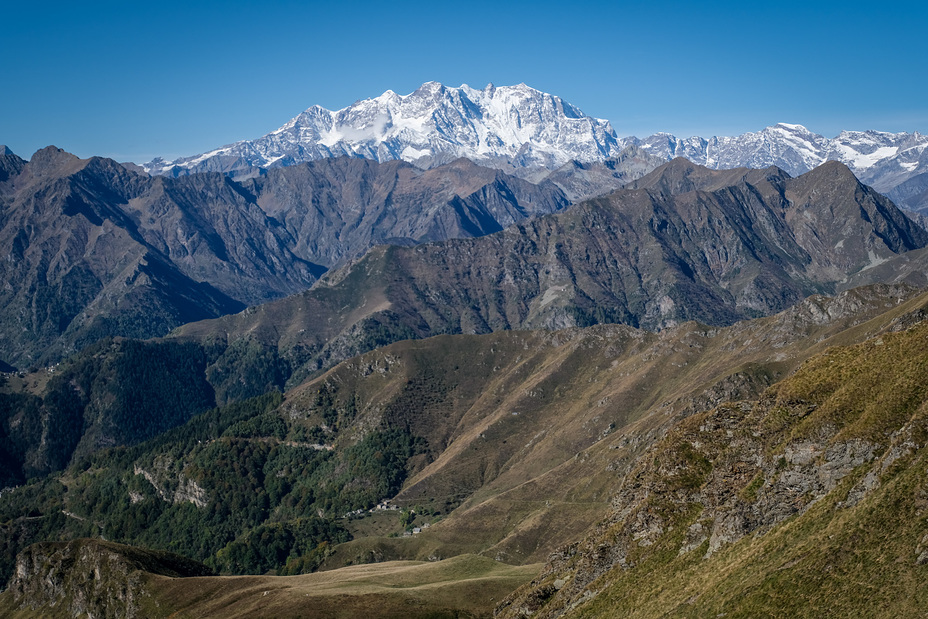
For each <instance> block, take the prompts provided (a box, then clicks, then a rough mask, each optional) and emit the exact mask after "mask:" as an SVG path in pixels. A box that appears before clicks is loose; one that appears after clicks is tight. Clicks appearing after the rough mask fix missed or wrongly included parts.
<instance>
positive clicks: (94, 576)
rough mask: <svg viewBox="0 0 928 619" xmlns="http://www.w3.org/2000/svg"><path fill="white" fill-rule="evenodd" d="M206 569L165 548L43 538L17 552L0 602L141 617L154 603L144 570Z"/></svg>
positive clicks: (19, 607) (50, 613)
mask: <svg viewBox="0 0 928 619" xmlns="http://www.w3.org/2000/svg"><path fill="white" fill-rule="evenodd" d="M210 574H212V572H211V571H210V570H209V569H208V568H207V567H206V566H204V565H202V564H200V563H197V562H196V561H191V560H190V559H187V558H185V557H181V556H179V555H174V554H171V553H167V552H155V551H147V550H142V549H139V548H132V547H129V546H123V545H122V544H114V543H111V542H103V541H100V540H90V539H79V540H73V541H70V542H47V543H42V544H35V545H33V546H30V547H29V548H27V549H25V550H23V551H22V552H21V553H20V554H19V556H18V557H17V559H16V571H15V574H14V576H13V579H12V580H11V581H10V583H9V587H8V589H7V591H6V592H5V593H4V594H3V597H4V598H5V599H3V600H0V608H3V607H5V608H6V611H7V612H16V611H33V612H37V613H40V614H41V615H42V616H44V617H87V618H88V619H117V618H119V619H122V618H129V617H142V616H146V614H147V613H146V608H147V607H149V606H150V605H151V604H152V603H153V602H152V600H151V599H150V596H149V595H148V594H147V591H146V586H145V585H146V578H148V577H149V575H160V576H167V577H171V578H176V577H181V576H207V575H210Z"/></svg>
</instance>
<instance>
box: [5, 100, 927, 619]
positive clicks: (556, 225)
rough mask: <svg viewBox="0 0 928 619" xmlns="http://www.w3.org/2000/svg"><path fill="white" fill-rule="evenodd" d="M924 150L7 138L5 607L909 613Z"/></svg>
mask: <svg viewBox="0 0 928 619" xmlns="http://www.w3.org/2000/svg"><path fill="white" fill-rule="evenodd" d="M926 148H928V137H925V136H922V135H920V134H918V133H913V134H905V133H902V134H890V133H881V132H874V131H866V132H850V131H845V132H842V133H841V134H839V135H838V136H837V137H835V138H833V139H828V138H824V137H822V136H819V135H816V134H813V133H811V132H810V131H808V130H806V129H805V128H804V127H801V126H799V125H786V124H779V125H775V126H772V127H768V128H766V129H763V130H762V131H760V132H757V133H748V134H744V135H741V136H737V137H713V138H708V139H704V138H696V137H694V138H687V139H678V138H676V137H674V136H671V135H668V134H657V135H653V136H650V137H648V138H645V139H638V138H634V137H619V136H618V135H617V134H616V132H615V131H614V130H613V128H612V127H611V125H610V124H609V123H608V122H607V121H604V120H600V119H595V118H591V117H588V116H586V115H584V114H583V113H582V112H581V111H580V110H578V109H577V108H575V107H574V106H572V105H570V104H569V103H567V102H565V101H563V100H561V99H560V98H558V97H556V96H553V95H549V94H545V93H542V92H539V91H536V90H534V89H532V88H529V87H528V86H525V85H524V84H522V85H518V86H511V87H508V86H501V87H494V86H492V85H489V86H487V87H486V88H484V89H482V90H477V89H473V88H470V87H468V86H466V85H465V86H461V87H460V88H448V87H445V86H443V85H441V84H438V83H435V82H430V83H426V84H424V85H423V86H422V87H421V88H419V89H418V90H416V91H415V92H413V93H411V94H408V95H398V94H396V93H393V92H390V91H388V92H387V93H385V94H383V95H381V96H379V97H377V98H374V99H368V100H365V101H359V102H357V103H355V104H353V105H351V106H349V107H347V108H345V109H342V110H339V111H336V112H331V111H329V110H325V109H323V108H321V107H318V106H316V107H312V108H309V109H308V110H306V111H305V112H303V113H302V114H300V115H298V116H297V117H295V118H294V119H292V120H291V121H290V122H288V123H286V124H285V125H284V126H283V127H281V128H280V129H278V130H277V131H274V132H272V133H270V134H268V135H266V136H264V137H261V138H258V139H256V140H253V141H244V142H238V143H235V144H231V145H228V146H224V147H221V148H217V149H214V150H212V151H210V152H207V153H203V154H201V155H196V156H192V157H183V158H180V159H177V160H175V161H171V162H166V161H164V160H161V159H156V160H154V161H151V162H148V163H145V164H142V165H136V164H131V163H119V162H116V161H113V160H110V159H106V158H100V157H92V158H89V159H80V158H78V157H76V156H74V155H71V154H69V153H67V152H64V151H62V150H60V149H58V148H55V147H51V146H50V147H48V148H45V149H42V150H40V151H38V152H37V153H35V154H34V155H33V156H32V157H31V159H29V160H28V161H26V160H24V159H22V158H20V157H18V156H17V155H15V154H13V153H12V152H10V151H9V149H7V148H5V147H0V214H2V215H0V249H2V255H3V256H4V257H5V260H3V261H0V273H2V278H3V289H2V291H0V302H2V305H0V307H2V310H0V343H2V346H0V363H2V368H0V369H3V370H4V373H2V374H0V488H2V490H0V583H2V587H3V591H2V592H0V615H3V616H4V617H21V618H33V617H93V618H96V617H107V618H109V617H145V618H148V617H151V618H157V617H294V618H295V617H357V616H364V615H367V616H371V617H487V616H494V615H495V616H498V617H507V618H508V617H528V616H531V617H610V616H615V617H625V616H629V617H667V616H686V617H706V616H728V617H748V616H752V617H753V616H797V617H824V616H836V617H837V616H840V617H846V616H919V615H920V614H922V613H923V612H924V608H925V607H926V605H928V599H926V595H928V594H926V592H928V483H926V480H928V475H926V473H928V468H926V467H928V347H926V342H928V292H925V291H924V287H925V286H928V277H926V273H928V231H926V230H925V229H924V228H923V227H922V226H923V222H925V221H926V219H925V217H924V216H923V214H922V212H923V211H926V210H928V193H926V191H925V187H926V186H928V185H926V181H925V180H924V179H925V178H928V154H926ZM900 207H902V208H901V209H900Z"/></svg>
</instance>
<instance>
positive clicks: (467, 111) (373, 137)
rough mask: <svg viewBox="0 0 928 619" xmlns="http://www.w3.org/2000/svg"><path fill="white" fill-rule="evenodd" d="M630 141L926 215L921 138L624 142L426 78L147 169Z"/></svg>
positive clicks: (869, 134)
mask: <svg viewBox="0 0 928 619" xmlns="http://www.w3.org/2000/svg"><path fill="white" fill-rule="evenodd" d="M632 145H635V146H638V147H639V149H641V150H643V151H645V152H647V153H650V154H652V155H656V156H657V157H659V158H660V159H662V160H670V159H672V158H674V157H686V158H687V159H690V160H691V161H693V162H694V163H698V164H700V165H704V166H706V167H709V168H715V169H720V168H735V167H751V168H765V167H768V166H771V165H775V166H778V167H780V168H782V169H784V170H786V171H787V172H789V173H790V174H791V175H793V176H795V175H798V174H803V173H805V172H808V171H809V170H811V169H812V168H814V167H816V166H818V165H820V164H822V163H824V162H825V161H829V160H837V161H841V162H843V163H845V164H846V165H847V166H848V167H849V168H851V170H853V172H854V173H855V174H856V175H857V177H858V178H859V179H860V180H862V181H863V182H865V183H867V184H869V185H871V186H873V187H874V188H875V189H877V190H879V191H881V192H883V193H885V194H887V195H889V196H890V197H892V198H893V199H894V200H896V201H897V203H898V204H899V205H900V206H903V207H905V208H908V209H910V210H921V209H926V210H928V136H925V135H921V134H919V133H917V132H915V133H884V132H878V131H843V132H842V133H840V134H839V135H838V136H836V137H834V138H826V137H824V136H821V135H819V134H817V133H813V132H812V131H809V130H808V129H806V128H805V127H803V126H802V125H792V124H785V123H780V124H777V125H773V126H771V127H767V128H765V129H762V130H761V131H757V132H752V133H745V134H743V135H739V136H734V137H711V138H702V137H689V138H677V137H676V136H673V135H671V134H668V133H657V134H654V135H652V136H649V137H647V138H644V139H639V138H637V137H634V136H630V137H623V138H619V137H618V136H617V135H616V132H615V131H614V130H613V128H612V126H611V125H610V124H609V122H608V121H606V120H601V119H598V118H592V117H590V116H586V115H585V114H583V112H581V111H580V110H579V109H577V108H576V107H574V106H572V105H571V104H569V103H567V102H566V101H564V100H562V99H561V98H559V97H557V96H554V95H550V94H547V93H543V92H541V91H538V90H535V89H534V88H530V87H528V86H526V85H525V84H519V85H516V86H500V87H495V86H493V85H492V84H490V85H488V86H487V87H486V88H484V89H483V90H478V89H474V88H471V87H470V86H467V85H466V84H465V85H463V86H460V87H459V88H449V87H446V86H443V85H442V84H439V83H438V82H427V83H425V84H423V85H422V86H421V87H420V88H419V89H417V90H416V91H415V92H412V93H410V94H408V95H398V94H396V93H395V92H393V91H389V90H388V91H387V92H385V93H384V94H382V95H380V96H379V97H376V98H373V99H365V100H363V101H358V102H356V103H354V104H352V105H350V106H348V107H346V108H344V109H341V110H338V111H335V112H333V111H330V110H327V109H325V108H322V107H319V106H313V107H311V108H309V109H308V110H306V111H305V112H303V113H302V114H300V115H299V116H297V117H296V118H293V119H292V120H291V121H290V122H288V123H287V124H285V125H284V126H282V127H281V128H280V129H277V130H276V131H273V132H271V133H269V134H267V135H265V136H263V137H260V138H258V139H256V140H245V141H242V142H236V143H234V144H230V145H228V146H223V147H221V148H217V149H215V150H212V151H210V152H207V153H203V154H201V155H196V156H193V157H182V158H180V159H176V160H174V161H164V160H163V159H160V158H158V159H155V160H153V161H150V162H149V163H147V164H144V165H143V166H142V167H143V168H144V169H145V170H146V171H148V172H149V173H151V174H166V175H171V176H179V175H184V174H189V173H191V172H207V171H215V172H224V173H234V172H235V171H238V170H243V169H246V168H253V167H256V166H258V167H265V168H267V167H282V166H288V165H293V164H296V163H301V162H304V161H311V160H315V159H322V158H327V157H338V156H342V155H347V156H351V157H363V158H367V159H374V160H376V161H380V162H383V161H389V160H394V159H402V160H405V161H408V162H410V163H413V164H415V165H417V166H419V167H422V168H431V167H434V166H437V165H440V164H443V163H447V162H449V161H452V160H454V159H457V158H459V157H465V158H467V159H470V160H472V161H474V162H475V163H478V164H480V165H484V166H488V167H494V168H500V169H503V170H505V171H508V172H510V173H513V174H516V175H517V176H522V177H523V178H528V179H530V180H538V179H540V178H542V177H544V176H545V175H546V174H547V173H548V172H549V171H551V170H556V169H557V168H559V167H560V166H563V165H564V164H566V163H568V162H570V161H580V162H595V161H604V160H606V159H610V158H613V157H616V156H617V155H618V154H619V153H620V152H621V151H622V150H623V149H624V148H626V147H628V146H632Z"/></svg>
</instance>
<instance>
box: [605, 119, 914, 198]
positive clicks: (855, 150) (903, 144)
mask: <svg viewBox="0 0 928 619" xmlns="http://www.w3.org/2000/svg"><path fill="white" fill-rule="evenodd" d="M620 143H621V144H622V145H626V144H636V145H638V146H639V147H641V148H643V149H645V150H647V151H649V152H651V153H653V154H656V155H658V156H660V157H662V158H665V159H672V158H673V157H686V158H687V159H689V160H691V161H693V162H694V163H698V164H700V165H704V166H706V167H709V168H714V169H725V168H736V167H748V168H765V167H767V166H771V165H775V166H777V167H779V168H782V169H784V170H786V171H787V172H789V173H790V174H791V175H793V176H796V175H798V174H804V173H805V172H808V171H809V170H811V169H812V168H815V167H816V166H819V165H821V164H823V163H825V162H826V161H831V160H836V161H840V162H842V163H844V164H845V165H847V166H848V167H849V168H850V169H851V170H852V171H853V172H854V174H855V175H856V176H857V177H858V178H859V179H860V180H862V181H863V182H865V183H867V184H869V185H872V186H873V187H874V188H875V189H877V190H879V191H883V192H887V191H889V190H891V189H892V188H893V187H895V186H897V185H898V184H900V183H901V182H903V181H905V180H907V179H908V178H910V177H912V176H914V175H915V174H917V173H919V172H925V171H928V136H925V135H921V134H920V133H918V132H915V133H885V132H880V131H842V132H841V133H840V134H838V136H836V137H835V138H831V139H829V138H826V137H824V136H821V135H819V134H817V133H813V132H811V131H809V130H808V129H806V128H805V127H803V126H802V125H790V124H786V123H780V124H777V125H774V126H772V127H767V128H765V129H763V130H761V131H758V132H754V133H745V134H743V135H739V136H736V137H712V138H708V139H706V138H700V137H692V138H686V139H679V138H677V137H675V136H673V135H670V134H666V133H659V134H655V135H652V136H650V137H647V138H645V139H643V140H639V139H638V138H634V137H632V138H625V139H622V140H620Z"/></svg>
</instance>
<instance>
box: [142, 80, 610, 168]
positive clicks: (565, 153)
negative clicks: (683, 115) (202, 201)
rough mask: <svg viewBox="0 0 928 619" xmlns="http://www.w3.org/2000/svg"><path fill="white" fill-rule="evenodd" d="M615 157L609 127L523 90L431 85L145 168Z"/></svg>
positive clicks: (313, 111)
mask: <svg viewBox="0 0 928 619" xmlns="http://www.w3.org/2000/svg"><path fill="white" fill-rule="evenodd" d="M620 150H621V148H620V147H619V146H618V142H617V138H616V134H615V131H614V130H613V129H612V127H611V126H610V125H609V122H608V121H605V120H600V119H597V118H592V117H589V116H586V115H584V114H583V112H581V111H580V110H578V109H577V108H575V107H574V106H572V105H570V104H569V103H566V102H565V101H563V100H562V99H561V98H559V97H556V96H554V95H549V94H546V93H543V92H540V91H538V90H535V89H534V88H529V87H528V86H526V85H525V84H519V85H517V86H501V87H498V88H497V87H495V86H493V85H492V84H490V85H488V86H487V87H486V88H484V89H483V90H477V89H474V88H471V87H469V86H467V85H466V84H465V85H463V86H461V87H459V88H448V87H445V86H443V85H442V84H439V83H438V82H428V83H426V84H423V85H422V86H421V87H420V88H419V89H418V90H416V91H415V92H413V93H411V94H408V95H398V94H396V93H394V92H393V91H389V90H388V91H387V92H385V93H384V94H382V95H380V96H379V97H376V98H374V99H366V100H364V101H358V102H356V103H354V104H352V105H350V106H348V107H346V108H344V109H341V110H338V111H336V112H332V111H329V110H327V109H325V108H322V107H319V106H313V107H311V108H309V109H308V110H306V111H305V112H303V113H302V114H300V115H299V116H297V117H296V118H294V119H292V120H291V121H290V122H288V123H287V124H285V125H284V126H283V127H281V128H280V129H277V130H276V131H273V132H271V133H269V134H268V135H265V136H264V137H261V138H258V139H257V140H254V141H242V142H236V143H235V144H230V145H228V146H223V147H222V148H218V149H216V150H213V151H210V152H208V153H203V154H202V155H197V156H194V157H183V158H180V159H177V160H175V161H171V162H166V161H163V160H161V159H155V160H153V161H151V162H149V163H148V164H145V165H144V166H143V167H144V168H145V169H146V171H148V172H150V173H152V174H171V175H177V174H185V173H189V172H199V171H220V172H229V171H232V170H235V169H239V168H243V167H250V166H261V167H269V166H285V165H292V164H294V163H300V162H303V161H309V160H313V159H320V158H324V157H337V156H341V155H348V156H352V157H365V158H368V159H374V160H376V161H380V162H383V161H389V160H393V159H403V160H405V161H408V162H411V163H414V164H416V165H419V166H420V167H432V166H435V165H440V164H442V163H447V162H449V161H452V160H454V159H458V158H460V157H466V158H468V159H471V160H472V161H474V162H476V163H479V164H484V165H489V166H491V167H497V168H511V169H522V170H524V169H532V168H545V169H554V168H557V167H559V166H561V165H563V164H565V163H567V162H568V161H571V160H580V161H594V160H600V159H605V158H608V157H610V156H612V155H615V154H618V152H619V151H620Z"/></svg>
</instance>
